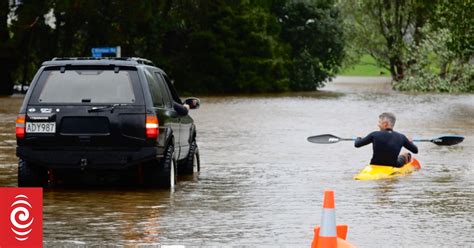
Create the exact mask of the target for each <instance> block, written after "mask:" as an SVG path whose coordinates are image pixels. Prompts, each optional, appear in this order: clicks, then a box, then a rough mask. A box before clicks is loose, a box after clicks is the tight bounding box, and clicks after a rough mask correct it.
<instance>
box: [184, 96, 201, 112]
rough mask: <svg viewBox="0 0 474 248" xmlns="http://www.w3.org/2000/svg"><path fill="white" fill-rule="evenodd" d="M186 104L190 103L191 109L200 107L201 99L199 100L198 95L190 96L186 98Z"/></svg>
mask: <svg viewBox="0 0 474 248" xmlns="http://www.w3.org/2000/svg"><path fill="white" fill-rule="evenodd" d="M184 104H187V105H189V108H190V109H198V108H199V106H201V100H199V99H198V98H196V97H190V98H186V100H184Z"/></svg>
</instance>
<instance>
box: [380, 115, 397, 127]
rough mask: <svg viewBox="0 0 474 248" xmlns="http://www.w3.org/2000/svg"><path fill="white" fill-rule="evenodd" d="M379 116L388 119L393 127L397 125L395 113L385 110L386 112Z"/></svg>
mask: <svg viewBox="0 0 474 248" xmlns="http://www.w3.org/2000/svg"><path fill="white" fill-rule="evenodd" d="M379 118H380V119H381V120H384V121H387V122H388V123H389V124H390V126H392V127H393V126H395V121H396V120H397V118H396V117H395V115H394V114H393V113H390V112H385V113H382V114H380V115H379Z"/></svg>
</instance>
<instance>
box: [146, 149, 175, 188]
mask: <svg viewBox="0 0 474 248" xmlns="http://www.w3.org/2000/svg"><path fill="white" fill-rule="evenodd" d="M144 176H145V184H146V185H148V186H152V187H157V186H159V187H164V188H169V187H171V188H173V187H174V186H175V185H176V182H177V180H178V176H177V171H176V160H175V158H174V146H173V145H172V144H171V145H169V146H168V148H167V149H166V152H165V154H164V157H163V159H161V161H160V162H159V163H156V162H153V163H150V164H148V165H147V169H146V170H145V175H144Z"/></svg>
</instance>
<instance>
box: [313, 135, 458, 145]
mask: <svg viewBox="0 0 474 248" xmlns="http://www.w3.org/2000/svg"><path fill="white" fill-rule="evenodd" d="M348 140H352V141H354V140H356V138H340V137H337V136H335V135H332V134H322V135H316V136H311V137H308V141H309V142H312V143H317V144H332V143H337V142H339V141H348ZM463 140H464V137H463V136H460V135H445V136H440V137H437V138H431V139H414V140H413V141H414V142H431V143H434V144H436V145H439V146H452V145H456V144H459V143H461V142H462V141H463Z"/></svg>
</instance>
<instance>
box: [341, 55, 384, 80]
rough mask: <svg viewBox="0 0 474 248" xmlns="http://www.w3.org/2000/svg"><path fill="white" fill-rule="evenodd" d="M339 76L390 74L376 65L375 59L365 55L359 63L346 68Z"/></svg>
mask: <svg viewBox="0 0 474 248" xmlns="http://www.w3.org/2000/svg"><path fill="white" fill-rule="evenodd" d="M339 75H340V76H390V72H389V71H388V70H387V69H385V68H382V67H380V66H378V65H377V62H375V59H374V58H373V57H372V56H370V55H368V54H366V55H363V56H362V57H361V58H360V61H359V63H357V64H355V65H353V66H351V67H349V68H346V69H345V70H343V71H342V72H341V73H340V74H339Z"/></svg>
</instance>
